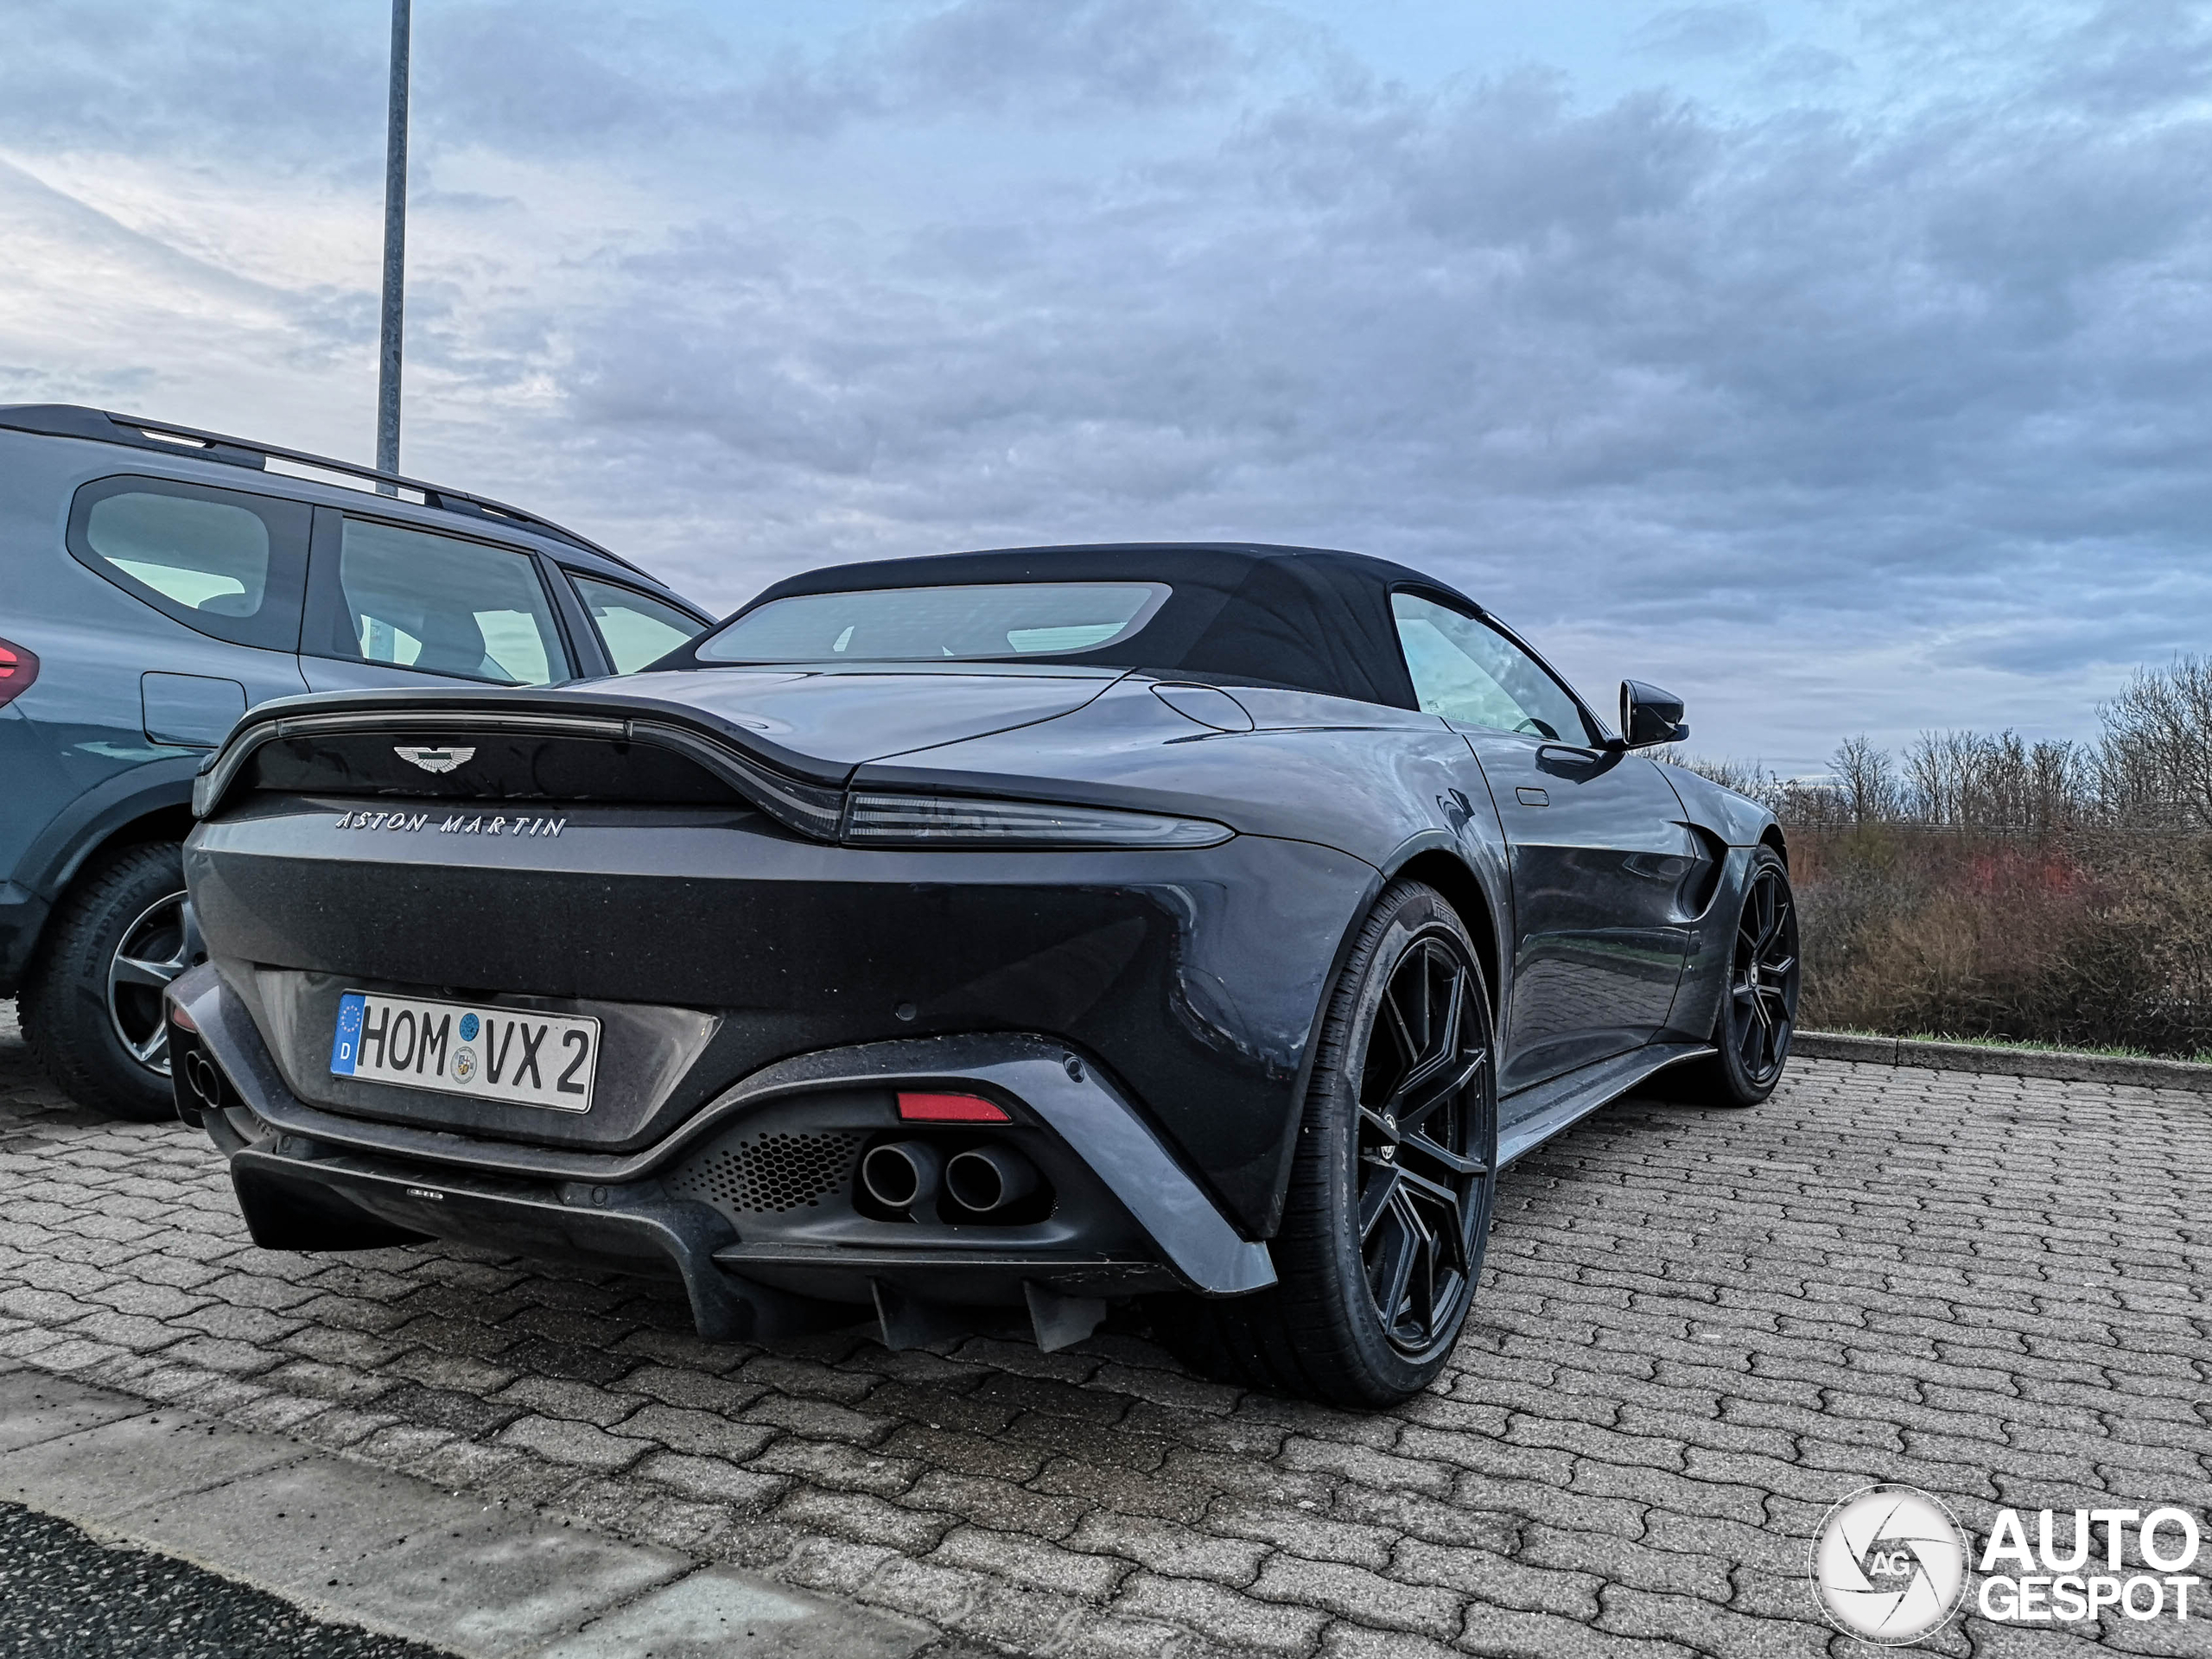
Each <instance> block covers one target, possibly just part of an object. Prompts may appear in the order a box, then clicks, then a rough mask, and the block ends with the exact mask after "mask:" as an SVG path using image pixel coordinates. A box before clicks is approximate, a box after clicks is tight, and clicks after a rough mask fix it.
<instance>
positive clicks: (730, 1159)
mask: <svg viewBox="0 0 2212 1659" xmlns="http://www.w3.org/2000/svg"><path fill="white" fill-rule="evenodd" d="M867 1138H868V1137H867V1136H866V1135H859V1134H854V1133H850V1132H843V1131H836V1130H832V1131H829V1132H828V1133H825V1134H821V1135H792V1134H788V1133H781V1132H778V1133H772V1134H767V1135H758V1136H755V1137H754V1138H753V1139H751V1140H747V1141H736V1142H734V1143H731V1144H728V1145H725V1146H720V1147H715V1148H714V1149H713V1150H712V1151H710V1152H706V1153H702V1154H700V1155H699V1156H698V1157H696V1158H694V1159H693V1160H691V1161H690V1162H689V1163H687V1164H685V1165H684V1166H683V1168H681V1169H679V1170H678V1171H677V1173H675V1174H674V1175H672V1176H671V1177H670V1178H669V1182H668V1190H669V1191H670V1192H673V1193H675V1194H677V1196H678V1197H679V1198H703V1199H705V1200H706V1201H707V1202H708V1203H709V1204H711V1205H714V1206H715V1208H716V1209H719V1210H729V1211H738V1212H740V1213H741V1214H749V1215H756V1216H774V1215H781V1214H783V1213H784V1212H785V1211H790V1210H800V1209H806V1208H810V1207H811V1206H813V1205H817V1204H819V1203H821V1202H822V1200H823V1198H828V1197H829V1195H830V1194H831V1193H833V1192H836V1191H838V1190H839V1189H840V1188H841V1187H842V1186H843V1185H845V1183H846V1182H847V1181H848V1180H849V1179H852V1173H853V1164H854V1162H855V1160H856V1159H857V1158H858V1157H859V1155H860V1148H861V1141H865V1140H866V1139H867Z"/></svg>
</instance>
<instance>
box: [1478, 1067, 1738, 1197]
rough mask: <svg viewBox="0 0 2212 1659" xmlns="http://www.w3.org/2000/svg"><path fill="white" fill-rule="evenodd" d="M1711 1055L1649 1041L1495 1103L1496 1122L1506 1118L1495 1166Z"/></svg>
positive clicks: (1532, 1148) (1498, 1141)
mask: <svg viewBox="0 0 2212 1659" xmlns="http://www.w3.org/2000/svg"><path fill="white" fill-rule="evenodd" d="M1712 1052H1713V1046H1712V1045H1711V1044H1710V1043H1650V1044H1647V1045H1646V1046H1643V1047H1642V1048H1632V1049H1630V1051H1629V1052H1627V1053H1625V1054H1616V1055H1614V1056H1613V1057H1612V1058H1611V1059H1609V1060H1599V1061H1598V1062H1597V1063H1596V1064H1595V1065H1586V1066H1582V1067H1580V1068H1579V1069H1578V1070H1575V1071H1570V1072H1568V1073H1567V1075H1566V1076H1565V1077H1548V1078H1546V1079H1545V1080H1544V1081H1543V1082H1541V1083H1539V1084H1531V1085H1530V1086H1529V1087H1528V1088H1526V1089H1522V1090H1518V1091H1517V1092H1516V1093H1514V1094H1510V1095H1508V1096H1506V1097H1505V1098H1504V1099H1503V1100H1502V1101H1500V1102H1498V1104H1497V1115H1498V1116H1499V1118H1500V1119H1501V1120H1503V1119H1504V1118H1506V1116H1507V1115H1508V1114H1509V1113H1510V1115H1511V1121H1510V1122H1508V1123H1507V1124H1506V1126H1505V1128H1503V1129H1501V1130H1500V1131H1499V1133H1498V1137H1497V1162H1498V1167H1499V1168H1501V1169H1503V1167H1504V1166H1506V1165H1508V1164H1510V1163H1511V1162H1512V1161H1513V1160H1515V1159H1516V1158H1518V1157H1520V1156H1521V1155H1522V1154H1523V1153H1527V1152H1532V1151H1534V1150H1535V1148H1536V1147H1541V1145H1543V1144H1544V1142H1545V1141H1548V1140H1550V1139H1551V1138H1552V1137H1553V1136H1554V1135H1557V1134H1558V1133H1560V1130H1562V1129H1567V1128H1573V1126H1574V1125H1575V1124H1577V1123H1580V1122H1581V1121H1582V1120H1583V1119H1584V1118H1586V1117H1587V1116H1590V1114H1591V1113H1592V1112H1594V1111H1596V1110H1597V1109H1599V1107H1601V1106H1610V1105H1611V1104H1612V1103H1613V1102H1615V1101H1617V1100H1618V1099H1619V1098H1620V1097H1621V1096H1623V1095H1624V1094H1626V1093H1628V1091H1629V1090H1631V1089H1633V1088H1635V1087H1636V1085H1637V1084H1639V1083H1642V1082H1643V1080H1644V1079H1645V1078H1646V1077H1651V1076H1652V1075H1654V1074H1655V1073H1656V1072H1660V1071H1665V1070H1666V1069H1667V1068H1668V1067H1669V1066H1670V1065H1675V1063H1676V1062H1677V1061H1681V1060H1694V1059H1695V1058H1697V1057H1698V1056H1699V1055H1700V1054H1710V1053H1712Z"/></svg>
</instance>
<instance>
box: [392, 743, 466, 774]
mask: <svg viewBox="0 0 2212 1659" xmlns="http://www.w3.org/2000/svg"><path fill="white" fill-rule="evenodd" d="M392 753H394V754H396V755H397V756H398V757H399V758H400V759H401V760H404V761H405V762H407V764H408V765H409V766H420V767H422V768H423V771H425V772H451V771H452V770H453V769H454V767H455V766H459V765H460V764H461V762H462V761H464V760H467V759H468V757H469V756H470V755H472V754H474V753H476V751H475V750H474V749H451V748H448V749H417V748H397V749H394V750H393V751H392Z"/></svg>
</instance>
